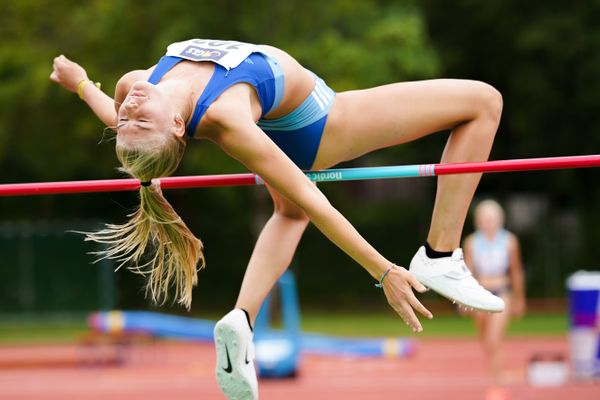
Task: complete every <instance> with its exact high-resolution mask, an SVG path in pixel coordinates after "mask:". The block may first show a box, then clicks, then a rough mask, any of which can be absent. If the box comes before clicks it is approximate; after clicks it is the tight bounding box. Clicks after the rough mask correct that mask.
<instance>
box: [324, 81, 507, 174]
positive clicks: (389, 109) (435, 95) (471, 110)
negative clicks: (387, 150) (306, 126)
mask: <svg viewBox="0 0 600 400" xmlns="http://www.w3.org/2000/svg"><path fill="white" fill-rule="evenodd" d="M488 95H489V96H494V95H497V92H496V91H495V89H493V88H492V87H491V86H489V85H487V84H485V83H482V82H479V81H471V80H459V79H435V80H426V81H417V82H402V83H395V84H391V85H385V86H379V87H376V88H372V89H365V90H353V91H348V92H342V93H339V94H337V96H336V100H335V101H336V103H337V104H336V103H334V106H333V107H332V110H331V113H330V115H329V117H328V126H326V129H325V133H324V135H323V139H322V141H321V147H320V149H319V153H320V154H318V156H317V161H318V163H319V164H331V162H329V161H332V160H333V161H335V162H339V161H343V160H347V159H352V158H355V157H358V156H360V155H362V154H365V153H368V152H370V151H373V150H376V149H379V148H383V147H388V146H392V145H396V144H401V143H406V142H410V141H412V140H415V139H418V138H420V137H422V136H425V135H428V134H430V133H433V132H438V131H442V130H446V129H451V128H453V127H454V126H456V125H457V124H459V123H461V122H464V121H468V120H471V119H473V118H475V117H476V116H477V112H478V107H480V106H481V100H482V97H483V96H488ZM330 120H331V121H333V122H332V123H331V124H329V121H330Z"/></svg>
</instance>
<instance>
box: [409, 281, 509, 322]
mask: <svg viewBox="0 0 600 400" xmlns="http://www.w3.org/2000/svg"><path fill="white" fill-rule="evenodd" d="M413 275H414V276H415V277H416V278H417V280H418V281H419V282H421V283H422V284H423V286H425V287H427V288H428V289H431V290H433V291H434V292H436V293H437V294H439V295H441V296H443V297H445V298H447V299H448V300H450V301H451V302H452V303H455V304H459V305H461V306H463V307H465V308H467V309H468V308H471V309H473V310H477V311H485V312H492V313H498V312H502V311H504V308H502V309H501V310H498V309H490V308H483V307H477V306H473V305H471V304H465V303H463V302H462V301H460V300H458V299H456V298H454V297H452V296H451V295H450V294H448V293H444V291H443V290H440V289H439V288H436V287H435V286H436V285H435V283H434V284H432V283H431V281H429V280H428V279H427V278H422V277H420V276H417V275H416V274H414V273H413Z"/></svg>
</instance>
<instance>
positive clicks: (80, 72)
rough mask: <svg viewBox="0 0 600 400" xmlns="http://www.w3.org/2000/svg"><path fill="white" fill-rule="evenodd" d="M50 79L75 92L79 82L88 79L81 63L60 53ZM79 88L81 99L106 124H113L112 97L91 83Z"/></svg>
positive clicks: (53, 64) (115, 115)
mask: <svg viewBox="0 0 600 400" xmlns="http://www.w3.org/2000/svg"><path fill="white" fill-rule="evenodd" d="M50 79H51V80H52V81H53V82H56V83H58V84H59V85H61V86H62V87H64V88H65V89H67V90H68V91H70V92H73V93H77V89H78V85H79V83H80V82H82V81H84V80H89V78H88V76H87V72H86V71H85V69H84V68H83V67H82V66H81V65H79V64H77V63H76V62H73V61H71V60H69V59H68V58H67V57H65V56H64V55H62V54H61V55H60V56H58V57H55V58H54V61H53V63H52V74H50ZM81 89H82V90H81V94H82V97H83V100H84V101H85V102H86V103H87V105H88V106H89V107H90V108H91V109H92V111H93V112H94V114H96V116H97V117H98V118H99V119H100V121H102V122H103V123H104V124H105V125H106V126H115V125H116V123H117V113H116V111H115V107H114V102H113V99H112V98H111V97H110V96H108V95H107V94H106V93H104V92H103V91H102V90H100V89H99V88H97V87H96V86H95V85H93V84H91V83H88V84H86V85H84V86H82V88H81Z"/></svg>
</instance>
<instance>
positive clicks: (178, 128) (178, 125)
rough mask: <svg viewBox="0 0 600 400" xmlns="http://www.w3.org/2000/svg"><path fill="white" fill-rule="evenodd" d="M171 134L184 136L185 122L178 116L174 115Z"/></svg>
mask: <svg viewBox="0 0 600 400" xmlns="http://www.w3.org/2000/svg"><path fill="white" fill-rule="evenodd" d="M173 133H174V134H175V136H179V137H183V136H185V120H184V119H183V118H182V117H181V115H180V114H175V117H174V118H173Z"/></svg>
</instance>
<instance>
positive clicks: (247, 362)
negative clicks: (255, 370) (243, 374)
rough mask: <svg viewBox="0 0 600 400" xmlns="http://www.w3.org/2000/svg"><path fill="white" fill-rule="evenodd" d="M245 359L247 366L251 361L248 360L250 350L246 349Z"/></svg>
mask: <svg viewBox="0 0 600 400" xmlns="http://www.w3.org/2000/svg"><path fill="white" fill-rule="evenodd" d="M245 358H246V359H245V361H246V364H250V361H249V360H248V349H246V357H245Z"/></svg>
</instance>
